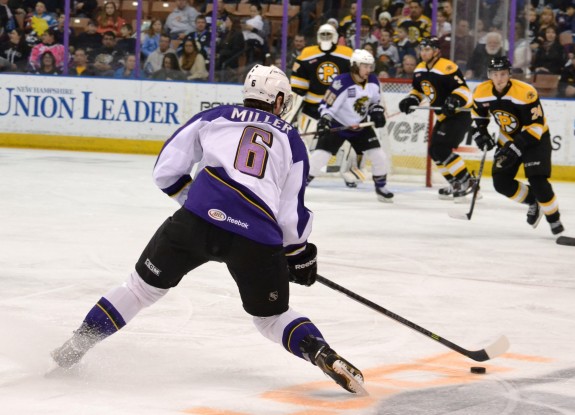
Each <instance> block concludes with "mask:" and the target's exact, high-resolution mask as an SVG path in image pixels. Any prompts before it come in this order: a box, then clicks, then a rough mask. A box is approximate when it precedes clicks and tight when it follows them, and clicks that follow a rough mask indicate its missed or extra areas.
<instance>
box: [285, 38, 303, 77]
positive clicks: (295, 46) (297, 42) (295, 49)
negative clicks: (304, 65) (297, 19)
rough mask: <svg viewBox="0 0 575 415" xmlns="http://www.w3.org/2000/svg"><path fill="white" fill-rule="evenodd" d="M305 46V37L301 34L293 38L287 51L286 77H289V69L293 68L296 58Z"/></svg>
mask: <svg viewBox="0 0 575 415" xmlns="http://www.w3.org/2000/svg"><path fill="white" fill-rule="evenodd" d="M306 46H307V45H306V42H305V36H304V35H303V34H302V33H298V34H296V35H295V36H294V37H293V40H292V44H291V46H290V47H289V49H288V56H287V62H286V68H289V69H288V71H286V72H287V73H286V75H287V76H288V77H289V76H291V67H292V66H293V63H294V62H295V60H296V59H297V57H298V56H299V55H301V52H302V51H303V50H304V48H305V47H306Z"/></svg>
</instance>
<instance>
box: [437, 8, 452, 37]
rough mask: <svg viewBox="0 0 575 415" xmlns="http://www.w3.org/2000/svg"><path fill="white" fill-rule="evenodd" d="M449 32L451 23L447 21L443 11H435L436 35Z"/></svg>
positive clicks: (440, 35) (443, 34) (439, 35)
mask: <svg viewBox="0 0 575 415" xmlns="http://www.w3.org/2000/svg"><path fill="white" fill-rule="evenodd" d="M450 33H451V23H449V22H448V21H447V17H446V15H445V13H443V12H442V11H440V12H439V13H437V37H439V38H441V37H442V36H445V35H449V34H450Z"/></svg>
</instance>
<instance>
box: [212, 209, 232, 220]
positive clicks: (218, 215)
mask: <svg viewBox="0 0 575 415" xmlns="http://www.w3.org/2000/svg"><path fill="white" fill-rule="evenodd" d="M208 216H209V217H210V218H212V219H214V220H217V221H220V222H224V221H225V220H226V219H227V218H228V215H226V214H225V213H224V212H222V211H221V210H219V209H210V210H208Z"/></svg>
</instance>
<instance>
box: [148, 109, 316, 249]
mask: <svg viewBox="0 0 575 415" xmlns="http://www.w3.org/2000/svg"><path fill="white" fill-rule="evenodd" d="M196 163H199V165H198V169H197V173H196V177H195V179H194V181H193V182H192V183H191V185H189V183H190V181H191V178H190V172H191V171H192V168H193V166H194V165H195V164H196ZM308 171H309V161H308V156H307V151H306V147H305V145H304V142H303V140H302V139H301V137H300V136H299V133H298V132H297V129H295V128H293V127H292V126H291V124H289V123H287V122H285V121H283V120H282V119H281V118H279V117H277V116H275V115H273V114H271V113H269V112H265V111H261V110H257V109H254V108H247V107H242V106H239V105H222V106H219V107H216V108H213V109H210V110H207V111H204V112H201V113H199V114H197V115H196V116H194V117H193V118H192V119H191V120H190V121H188V123H187V124H186V125H184V126H183V127H182V128H180V129H179V130H178V131H176V133H175V134H174V135H173V136H172V137H171V138H170V139H169V140H168V141H166V143H165V144H164V147H163V148H162V151H161V153H160V155H159V156H158V159H157V161H156V165H155V167H154V180H155V182H156V184H157V185H158V187H159V188H160V189H162V191H163V192H164V193H167V194H168V195H170V196H176V195H177V194H178V193H179V192H180V191H182V190H183V191H184V192H185V191H187V198H186V199H185V202H183V203H184V204H183V206H184V208H186V209H188V210H190V211H191V212H193V213H195V214H196V215H198V216H200V217H201V218H203V219H205V220H206V221H208V222H210V223H212V224H214V225H216V226H218V227H220V228H223V229H226V230H228V231H230V232H233V233H237V234H240V235H242V236H244V237H246V238H249V239H251V240H254V241H256V242H259V243H262V244H266V245H282V244H283V245H284V246H285V247H286V251H287V252H291V251H294V250H296V249H298V248H300V247H302V246H303V245H304V244H305V243H306V241H307V238H308V236H309V234H310V232H311V223H312V219H313V214H312V213H311V211H309V210H308V209H307V208H306V207H305V206H304V192H305V182H306V178H307V176H308ZM178 200H180V201H183V200H184V198H179V197H178Z"/></svg>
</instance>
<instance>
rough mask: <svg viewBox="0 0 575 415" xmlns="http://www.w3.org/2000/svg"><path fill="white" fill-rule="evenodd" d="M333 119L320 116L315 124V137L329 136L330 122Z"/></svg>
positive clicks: (327, 116)
mask: <svg viewBox="0 0 575 415" xmlns="http://www.w3.org/2000/svg"><path fill="white" fill-rule="evenodd" d="M332 119H333V118H331V116H329V115H324V116H322V117H321V118H320V119H319V121H318V122H317V136H318V137H323V136H326V135H328V134H329V130H330V128H331V121H332Z"/></svg>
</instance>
